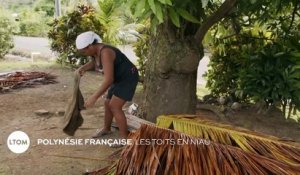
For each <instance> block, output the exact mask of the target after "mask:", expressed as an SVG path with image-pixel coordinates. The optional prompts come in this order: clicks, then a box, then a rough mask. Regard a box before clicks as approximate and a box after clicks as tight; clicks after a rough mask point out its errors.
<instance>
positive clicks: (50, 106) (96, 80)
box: [0, 66, 300, 175]
mask: <svg viewBox="0 0 300 175" xmlns="http://www.w3.org/2000/svg"><path fill="white" fill-rule="evenodd" d="M29 70H35V71H44V72H48V73H51V74H53V75H56V76H57V79H56V80H57V81H58V83H56V84H49V85H38V86H36V87H34V88H24V89H17V90H13V91H11V92H9V93H4V94H0V133H1V137H0V148H1V149H0V155H1V156H0V174H45V175H50V174H82V173H84V172H86V171H91V170H96V169H99V168H101V167H105V166H107V165H110V164H111V160H109V159H107V156H108V155H110V154H112V153H113V152H114V151H116V149H113V148H109V147H108V146H105V145H81V146H58V145H38V144H37V139H59V138H61V139H65V138H68V136H67V135H65V134H64V133H63V132H62V129H61V125H60V124H61V119H62V116H61V115H58V114H57V112H58V111H61V110H64V108H65V106H66V105H67V102H68V100H69V99H70V96H71V93H72V83H73V78H72V74H73V71H72V70H70V69H66V68H60V67H57V66H56V67H49V68H39V67H34V68H29ZM0 72H1V70H0ZM100 82H101V76H99V75H96V74H95V73H92V72H88V73H87V74H86V76H84V77H83V78H82V80H81V90H82V93H83V95H84V97H88V96H89V95H91V94H92V92H94V90H95V89H96V88H97V87H98V86H99V84H100ZM140 96H141V92H138V93H137V94H136V96H135V98H134V100H133V101H135V102H137V103H139V101H140V100H141V98H140ZM102 103H103V100H98V102H97V103H96V105H95V107H93V108H91V109H88V110H85V111H83V117H84V123H83V125H82V126H81V127H80V128H79V130H77V132H76V134H75V136H74V137H69V138H77V139H79V138H82V139H86V138H91V135H92V134H93V133H94V132H95V130H96V129H97V128H101V127H102V125H103V116H104V109H103V104H102ZM40 109H44V110H47V111H49V112H50V114H49V115H46V116H38V115H36V114H35V111H36V110H40ZM198 113H199V114H200V115H203V116H204V117H206V118H208V119H212V120H216V121H219V122H223V123H230V124H233V125H235V126H240V127H245V128H248V129H251V130H255V131H258V132H263V133H267V134H271V135H274V136H278V137H283V138H284V139H293V140H296V141H298V142H300V125H299V124H298V123H295V122H292V121H285V120H284V119H283V118H282V117H279V116H278V113H275V114H270V115H268V116H263V115H257V114H256V113H255V111H253V110H252V109H243V110H242V111H238V112H235V113H233V114H232V116H231V117H228V118H226V119H222V120H220V119H218V118H217V117H215V116H214V115H213V114H212V113H210V112H207V111H198ZM16 130H21V131H24V132H26V133H27V134H28V135H29V137H30V141H31V144H30V147H29V149H28V150H27V151H26V152H25V153H22V154H15V153H12V152H11V151H10V150H9V149H8V147H7V145H6V140H7V137H8V135H9V134H10V133H11V132H13V131H16ZM112 137H113V138H116V137H117V132H114V134H113V136H112ZM107 138H108V136H107Z"/></svg>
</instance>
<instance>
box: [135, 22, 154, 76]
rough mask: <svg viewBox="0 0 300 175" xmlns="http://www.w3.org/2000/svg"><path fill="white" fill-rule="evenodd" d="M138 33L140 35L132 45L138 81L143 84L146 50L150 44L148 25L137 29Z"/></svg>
mask: <svg viewBox="0 0 300 175" xmlns="http://www.w3.org/2000/svg"><path fill="white" fill-rule="evenodd" d="M138 32H139V33H140V34H141V35H140V37H139V39H138V41H137V42H135V43H134V44H133V46H134V48H135V49H134V52H135V55H136V56H137V57H138V58H139V59H138V69H139V74H140V80H141V81H142V82H143V81H144V79H145V76H146V65H147V62H148V61H149V60H148V50H149V42H150V27H149V24H146V25H144V26H143V27H141V28H139V30H138Z"/></svg>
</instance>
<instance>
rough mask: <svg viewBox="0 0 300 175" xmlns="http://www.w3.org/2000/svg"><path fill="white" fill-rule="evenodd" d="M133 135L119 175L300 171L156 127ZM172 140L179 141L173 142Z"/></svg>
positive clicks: (258, 174) (260, 174)
mask: <svg viewBox="0 0 300 175" xmlns="http://www.w3.org/2000/svg"><path fill="white" fill-rule="evenodd" d="M129 138H130V139H132V144H131V145H128V146H126V148H125V149H124V150H123V152H122V154H121V158H120V160H119V161H118V164H117V166H116V168H113V169H112V170H113V171H115V174H117V175H119V174H130V175H140V174H149V175H154V174H163V175H170V174H172V175H202V174H203V175H213V174H217V175H220V174H228V175H231V174H235V175H248V174H249V175H254V174H255V175H270V174H276V175H279V174H280V175H296V174H299V173H300V169H299V167H294V166H292V165H289V164H285V163H283V162H280V161H277V160H274V159H270V158H267V157H264V156H261V155H257V154H253V153H248V152H245V151H243V150H241V149H239V148H236V147H233V146H229V145H222V144H219V143H214V142H210V143H209V142H208V143H206V142H205V141H204V142H203V140H201V139H199V138H196V137H192V136H188V135H185V134H182V133H179V132H177V131H173V130H169V129H163V128H158V127H156V126H151V125H142V126H141V128H140V129H139V130H137V131H136V132H135V133H132V134H131V135H130V136H129ZM143 139H149V140H151V144H142V141H145V140H143ZM155 139H156V140H155ZM159 140H160V141H163V142H164V144H162V142H160V141H159ZM171 140H173V141H175V142H174V143H171ZM180 140H181V141H185V142H181V143H184V144H179V141H180ZM158 141H159V142H158ZM187 143H190V144H187Z"/></svg>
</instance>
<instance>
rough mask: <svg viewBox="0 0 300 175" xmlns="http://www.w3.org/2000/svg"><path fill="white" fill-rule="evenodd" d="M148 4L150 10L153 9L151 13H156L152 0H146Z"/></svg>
mask: <svg viewBox="0 0 300 175" xmlns="http://www.w3.org/2000/svg"><path fill="white" fill-rule="evenodd" d="M148 4H149V6H150V8H151V10H152V11H153V13H154V14H156V8H155V3H154V0H148Z"/></svg>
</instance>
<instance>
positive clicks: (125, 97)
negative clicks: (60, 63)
mask: <svg viewBox="0 0 300 175" xmlns="http://www.w3.org/2000/svg"><path fill="white" fill-rule="evenodd" d="M76 48H77V49H78V51H79V52H81V53H82V54H84V55H86V56H91V57H92V58H93V59H92V60H91V61H90V62H88V63H86V64H85V65H83V66H81V67H80V68H79V69H78V70H77V71H79V73H80V75H81V76H82V75H83V74H84V72H85V71H87V70H90V69H93V68H95V70H96V71H101V72H103V74H104V80H103V82H102V84H101V86H100V87H99V89H98V90H97V91H96V92H95V93H94V94H93V95H92V96H90V97H89V98H88V99H87V100H86V102H85V107H86V108H89V107H92V106H93V105H94V104H95V102H96V101H97V99H98V98H99V97H101V96H102V95H103V94H104V93H105V92H106V90H108V93H107V97H106V100H105V102H104V106H105V113H104V115H105V116H104V127H103V128H102V129H99V130H97V132H96V134H95V135H93V137H94V138H97V137H101V136H103V135H107V134H110V133H111V129H110V128H111V123H112V119H113V117H115V120H116V123H117V125H118V127H119V131H120V136H121V137H122V138H127V135H128V131H127V121H126V117H125V114H124V112H123V110H122V107H123V106H124V104H125V103H126V101H131V100H132V97H133V95H134V92H135V89H136V86H137V83H138V77H139V75H138V71H137V69H136V67H135V66H134V64H132V63H131V62H130V61H129V59H128V58H127V57H126V56H125V55H124V54H123V53H122V52H121V51H120V50H119V49H117V48H115V47H112V46H109V45H105V44H103V43H102V40H101V38H100V37H99V36H98V35H97V34H96V33H94V32H91V31H88V32H84V33H81V34H80V35H78V36H77V38H76Z"/></svg>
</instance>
